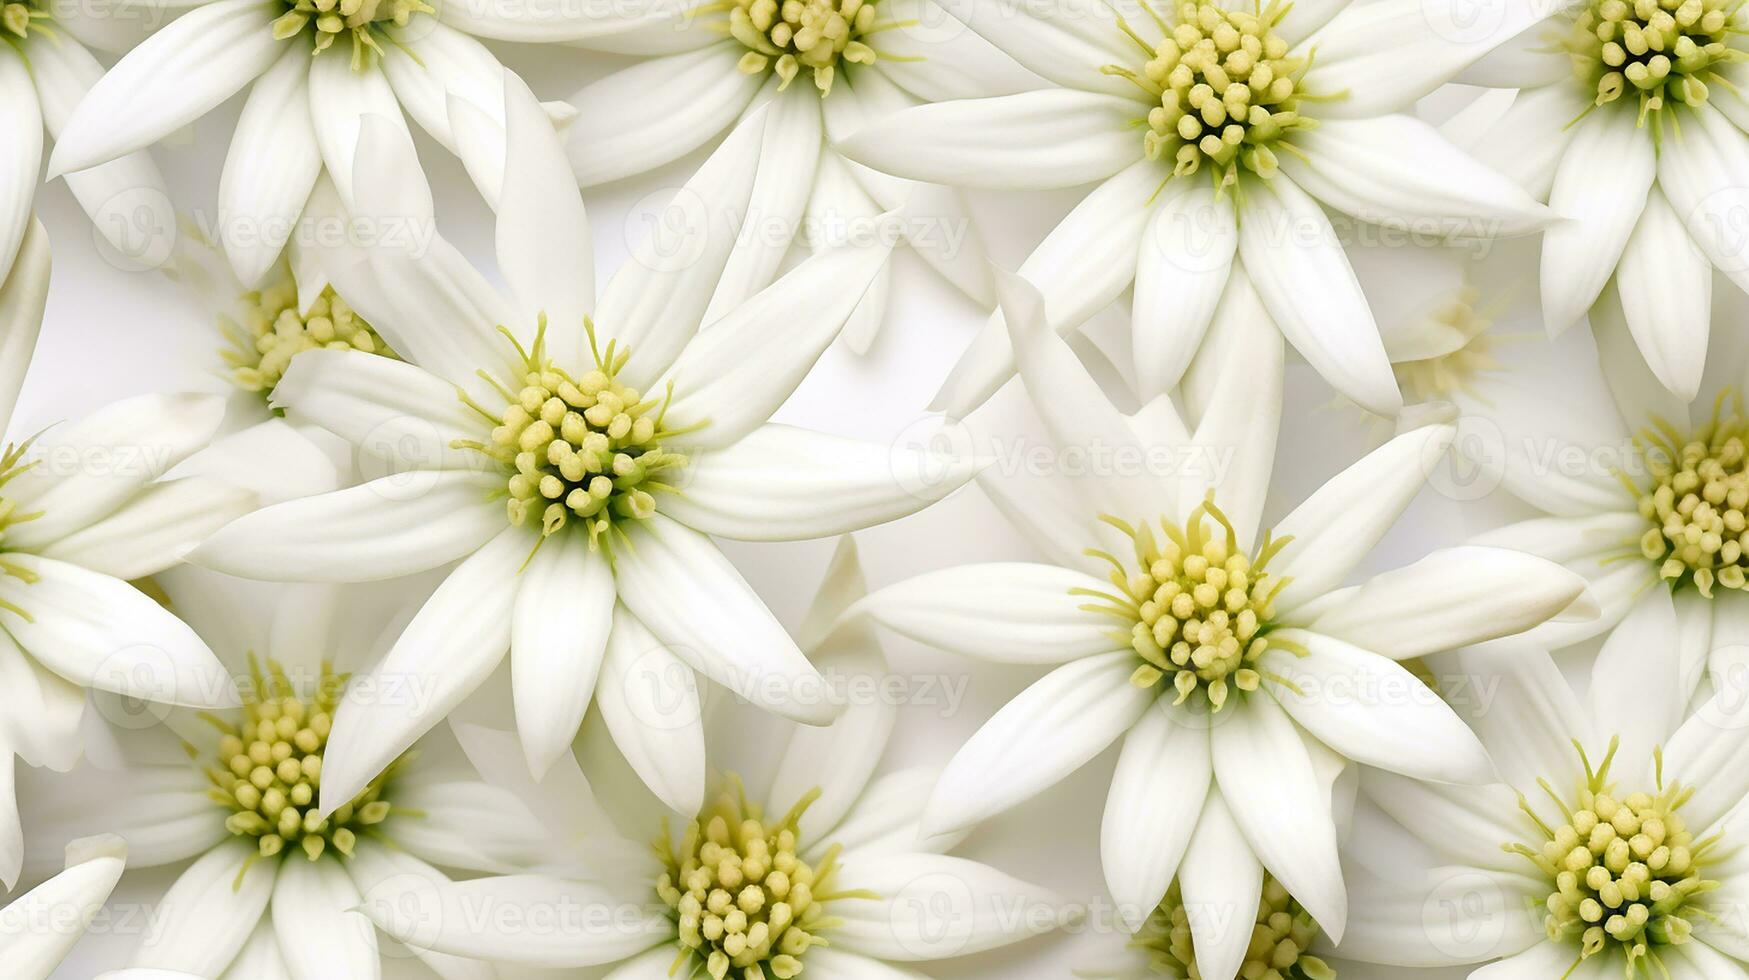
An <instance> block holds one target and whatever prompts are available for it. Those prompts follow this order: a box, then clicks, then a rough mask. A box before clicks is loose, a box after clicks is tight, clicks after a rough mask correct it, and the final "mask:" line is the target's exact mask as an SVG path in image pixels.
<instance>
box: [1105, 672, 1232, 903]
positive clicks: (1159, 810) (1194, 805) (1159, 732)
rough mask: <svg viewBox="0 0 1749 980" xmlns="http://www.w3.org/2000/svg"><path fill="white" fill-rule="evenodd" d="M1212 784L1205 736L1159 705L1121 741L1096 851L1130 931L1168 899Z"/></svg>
mask: <svg viewBox="0 0 1749 980" xmlns="http://www.w3.org/2000/svg"><path fill="white" fill-rule="evenodd" d="M1186 722H1189V723H1188V724H1187V723H1186ZM1213 780H1214V758H1213V756H1211V755H1210V754H1209V732H1208V728H1207V727H1206V726H1205V725H1203V724H1202V723H1201V719H1192V718H1190V717H1188V716H1178V715H1175V714H1174V712H1173V709H1172V707H1171V704H1170V702H1169V701H1168V700H1167V699H1165V698H1160V699H1158V700H1156V701H1155V702H1154V706H1153V707H1152V708H1150V709H1149V710H1148V711H1147V713H1145V714H1143V715H1142V719H1141V720H1140V721H1138V722H1136V725H1135V727H1134V728H1132V729H1130V733H1129V734H1128V735H1126V736H1124V742H1123V751H1122V752H1121V753H1119V755H1118V757H1117V771H1116V772H1114V773H1113V774H1112V777H1111V793H1110V795H1109V796H1107V797H1106V800H1105V818H1104V821H1103V822H1102V823H1101V824H1100V831H1099V841H1100V848H1099V851H1100V857H1101V858H1102V859H1103V861H1104V864H1105V883H1106V887H1108V888H1110V889H1111V895H1112V898H1114V899H1116V901H1117V907H1118V910H1119V913H1120V914H1121V915H1122V916H1123V917H1124V924H1125V925H1126V926H1128V927H1129V929H1130V931H1132V932H1135V931H1139V930H1140V929H1141V927H1142V924H1143V923H1144V922H1146V921H1147V917H1148V915H1149V914H1150V912H1151V911H1152V910H1153V909H1154V908H1156V907H1157V906H1159V904H1160V901H1161V899H1163V898H1165V897H1166V889H1167V888H1169V887H1171V885H1172V879H1173V878H1174V877H1175V876H1176V875H1177V874H1178V866H1179V862H1180V861H1182V860H1183V859H1184V855H1185V851H1186V850H1187V849H1188V848H1189V847H1190V843H1191V840H1192V834H1193V833H1194V832H1195V830H1196V825H1197V818H1198V817H1200V816H1201V815H1202V810H1203V801H1204V800H1205V799H1207V797H1208V795H1209V787H1210V785H1211V784H1212V782H1213Z"/></svg>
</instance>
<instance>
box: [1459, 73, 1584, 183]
mask: <svg viewBox="0 0 1749 980" xmlns="http://www.w3.org/2000/svg"><path fill="white" fill-rule="evenodd" d="M1569 70H1570V69H1569ZM1590 105H1591V100H1590V99H1589V98H1586V96H1585V92H1584V90H1582V89H1581V88H1579V86H1577V85H1574V84H1572V82H1571V78H1570V77H1568V78H1562V79H1561V81H1560V82H1558V83H1556V84H1553V85H1545V86H1543V87H1541V88H1534V89H1525V90H1524V91H1522V92H1519V93H1518V97H1517V98H1516V99H1515V100H1514V101H1513V103H1512V105H1511V106H1510V107H1508V108H1507V110H1506V112H1505V113H1504V114H1502V115H1501V116H1500V118H1499V119H1498V120H1496V121H1495V122H1494V124H1493V126H1491V127H1490V128H1489V129H1488V131H1487V132H1486V133H1484V134H1483V135H1482V137H1481V138H1480V139H1478V140H1477V141H1476V142H1475V143H1474V144H1473V145H1471V146H1467V147H1465V148H1466V149H1468V150H1469V151H1470V152H1471V153H1473V154H1475V157H1476V159H1477V160H1479V161H1481V162H1482V163H1483V164H1484V165H1486V166H1488V167H1492V168H1493V169H1494V170H1497V171H1499V172H1500V173H1503V174H1505V175H1506V176H1508V177H1511V178H1512V179H1513V180H1514V181H1516V182H1517V183H1518V185H1519V186H1520V187H1523V188H1524V189H1525V191H1526V192H1528V193H1529V194H1530V196H1531V197H1533V198H1536V199H1537V200H1539V201H1544V200H1547V199H1548V196H1549V191H1550V189H1551V188H1552V187H1553V185H1554V180H1555V171H1556V170H1557V169H1558V168H1559V165H1560V161H1561V154H1562V153H1563V152H1565V151H1566V148H1567V144H1568V143H1569V142H1570V141H1571V140H1572V138H1573V132H1574V129H1575V127H1573V126H1571V125H1569V124H1570V123H1572V121H1573V120H1575V119H1578V118H1579V116H1580V115H1581V114H1582V113H1584V112H1585V110H1586V108H1587V107H1588V106H1590Z"/></svg>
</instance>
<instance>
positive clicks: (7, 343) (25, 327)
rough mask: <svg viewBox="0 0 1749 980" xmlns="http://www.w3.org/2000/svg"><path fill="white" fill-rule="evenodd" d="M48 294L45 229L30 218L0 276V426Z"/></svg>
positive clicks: (14, 397) (28, 356) (8, 411)
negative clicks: (8, 267)
mask: <svg viewBox="0 0 1749 980" xmlns="http://www.w3.org/2000/svg"><path fill="white" fill-rule="evenodd" d="M48 298H49V233H48V232H47V231H46V230H44V229H43V226H42V222H40V221H32V222H31V223H30V230H29V232H28V233H26V235H25V236H24V243H23V245H22V246H21V247H20V248H19V250H18V256H17V258H16V259H15V260H14V261H13V263H12V267H11V271H10V272H9V273H8V274H7V275H6V276H5V278H4V279H0V430H3V429H4V428H5V425H6V423H8V422H10V421H11V418H12V409H13V407H14V406H16V405H17V404H18V391H19V389H20V388H22V387H23V386H24V374H25V372H26V371H27V370H29V369H30V359H31V355H32V354H34V353H36V338H37V334H38V333H39V332H40V331H41V330H42V323H43V307H44V305H45V304H46V303H47V302H48Z"/></svg>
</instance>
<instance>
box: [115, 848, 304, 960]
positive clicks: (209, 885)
mask: <svg viewBox="0 0 1749 980" xmlns="http://www.w3.org/2000/svg"><path fill="white" fill-rule="evenodd" d="M260 857H261V852H260V850H259V849H257V848H256V847H255V846H254V845H253V843H250V842H246V841H244V840H240V839H237V838H232V839H230V840H228V841H226V842H225V843H223V844H220V845H219V846H217V847H215V848H213V849H212V850H210V851H208V852H206V853H205V854H202V855H201V856H200V857H199V858H198V859H196V860H195V862H194V863H193V864H191V865H189V866H188V868H187V869H186V870H184V871H183V872H182V874H181V875H180V876H178V877H177V879H176V883H175V884H173V885H171V886H170V890H169V891H167V892H165V893H164V897H163V899H161V900H160V901H159V904H158V912H159V915H160V919H159V925H158V928H156V929H154V930H152V931H150V932H149V933H147V935H146V940H145V942H144V943H142V944H141V945H140V948H139V950H138V951H137V952H135V953H134V959H133V963H132V965H133V966H137V967H150V968H155V969H162V970H181V971H183V972H185V973H192V974H194V975H195V976H202V977H216V976H218V975H219V974H220V973H223V972H224V970H225V967H226V966H228V965H230V963H231V961H232V960H234V959H236V958H237V954H238V953H239V952H241V951H242V949H243V944H244V943H246V942H248V940H249V935H250V933H252V932H254V931H255V927H256V925H257V924H258V923H259V922H260V921H261V917H262V915H263V914H264V913H266V911H267V902H268V899H270V898H272V897H273V882H274V879H275V877H276V872H277V870H278V868H279V862H277V861H262V860H260Z"/></svg>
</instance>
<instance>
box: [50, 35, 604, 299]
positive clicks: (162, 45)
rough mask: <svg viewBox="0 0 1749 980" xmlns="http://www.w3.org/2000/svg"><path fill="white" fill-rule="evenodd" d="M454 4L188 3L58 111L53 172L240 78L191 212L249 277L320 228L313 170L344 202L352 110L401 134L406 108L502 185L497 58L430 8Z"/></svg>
mask: <svg viewBox="0 0 1749 980" xmlns="http://www.w3.org/2000/svg"><path fill="white" fill-rule="evenodd" d="M62 6H73V5H70V4H68V5H62ZM86 6H91V7H96V8H100V9H101V13H102V14H103V15H104V16H107V17H109V18H117V19H126V20H136V19H137V18H139V17H143V16H145V15H146V14H157V15H160V16H162V15H164V14H165V13H166V10H165V9H164V8H163V7H162V6H157V5H147V6H146V8H145V9H144V10H143V11H131V10H129V9H128V7H127V4H126V3H124V2H122V0H94V3H92V4H87V5H86ZM461 6H464V5H462V4H437V5H435V6H434V5H432V4H428V3H426V2H425V0H372V2H370V3H361V4H349V5H346V6H343V7H336V6H335V5H334V4H332V3H328V2H327V0H323V2H322V3H320V4H319V3H316V2H315V0H201V2H198V3H192V4H188V5H186V7H187V12H186V13H180V15H179V16H176V17H175V19H174V20H171V21H170V22H169V23H168V24H165V25H164V26H163V27H162V28H161V29H159V30H157V31H156V33H153V34H152V35H151V36H149V37H147V38H145V39H144V40H143V41H141V42H140V43H139V44H138V46H137V47H134V48H133V49H132V50H131V51H129V52H128V53H127V54H126V55H124V56H123V57H122V58H121V60H120V61H118V62H117V63H116V64H115V66H114V67H112V68H111V69H110V70H109V71H108V72H107V73H106V74H104V75H103V77H102V78H101V79H98V80H96V83H95V84H93V85H91V87H90V92H89V93H88V94H86V95H85V97H84V99H83V100H82V101H80V102H79V103H78V107H77V108H76V109H72V108H71V107H69V108H70V114H69V115H68V117H67V118H66V120H65V122H64V125H63V126H62V131H61V133H60V138H59V140H58V142H57V143H56V145H55V149H54V152H53V154H52V155H51V156H50V158H49V171H50V175H51V176H58V175H61V174H73V173H77V172H79V171H84V170H86V169H87V168H90V167H95V166H97V165H99V164H103V163H106V162H108V161H111V160H115V159H117V158H119V157H123V156H124V155H126V154H130V153H132V152H134V151H136V150H140V149H142V148H144V147H148V146H150V145H152V144H153V143H156V142H158V141H159V140H162V139H163V138H164V137H166V136H168V135H170V134H171V133H174V132H176V131H177V130H178V129H181V128H182V127H184V126H187V125H189V124H191V123H193V122H194V121H196V120H197V119H200V118H201V117H203V116H205V115H206V114H207V113H208V112H209V111H211V110H212V109H213V108H214V107H216V106H218V105H220V104H222V103H224V102H225V101H226V100H228V99H229V98H231V96H233V95H235V94H236V93H237V92H238V91H239V90H241V89H243V88H244V87H249V88H250V90H249V95H248V97H247V99H245V101H244V103H243V111H242V115H241V117H240V118H239V119H238V120H237V128H236V132H235V134H234V135H233V136H232V138H231V147H230V151H229V153H228V155H227V156H226V158H225V165H224V170H223V173H222V174H221V176H220V178H219V187H218V202H217V211H216V212H215V213H214V214H213V215H212V216H211V220H208V221H206V222H204V223H203V224H204V225H205V226H206V230H207V231H208V232H209V233H211V234H212V235H213V237H216V238H218V239H219V241H220V242H221V244H223V245H224V248H225V253H226V255H227V256H229V258H230V260H231V263H232V266H233V267H234V268H235V270H236V272H237V276H238V278H240V279H242V280H243V282H244V283H245V284H247V285H250V286H253V285H255V284H256V283H258V282H259V281H260V280H261V278H262V276H263V275H265V274H266V273H267V271H268V270H269V269H270V268H272V266H273V263H274V261H275V260H276V259H277V258H278V256H279V255H280V253H281V251H282V250H283V249H285V248H286V247H287V246H288V243H289V242H299V241H308V240H315V239H318V238H321V237H322V234H323V230H322V229H309V228H308V227H307V224H306V220H307V219H305V217H304V205H305V202H306V200H308V199H309V197H310V193H311V189H312V188H314V187H315V186H316V181H317V178H318V177H319V176H321V175H322V174H324V173H325V174H327V176H328V177H329V178H330V179H332V180H333V182H334V184H335V185H336V186H337V187H338V188H339V190H340V194H341V197H342V199H343V200H345V201H346V202H347V203H348V204H350V203H352V194H353V185H354V177H355V172H354V161H353V150H354V148H355V147H356V146H357V143H358V130H359V120H360V118H361V117H362V116H364V115H367V114H370V115H377V116H380V117H382V118H383V119H385V120H387V121H388V122H389V123H390V124H391V125H393V126H395V127H396V128H397V129H399V130H401V131H403V132H406V129H407V124H406V121H405V119H404V118H403V117H402V110H403V109H404V110H405V111H406V113H407V114H408V115H410V116H412V117H413V118H414V120H416V121H417V122H418V123H419V126H420V128H422V129H424V130H425V132H426V133H428V134H430V136H431V137H432V139H434V140H436V141H437V142H438V143H439V144H441V145H442V146H444V147H445V148H446V149H448V150H450V151H451V152H453V153H455V154H456V155H457V156H459V157H460V158H461V160H462V162H463V164H464V165H465V166H466V167H467V170H468V174H469V176H470V177H472V178H473V180H474V183H475V184H476V185H477V186H478V188H479V190H480V193H481V195H482V196H484V197H485V199H486V200H487V201H488V202H496V200H497V199H498V196H499V191H500V189H501V187H502V186H503V168H504V153H505V142H504V118H503V109H504V91H503V85H502V83H501V79H502V78H503V77H504V71H505V69H504V67H503V65H501V64H500V63H499V62H498V59H497V57H496V56H494V55H493V54H492V53H491V52H490V51H488V50H486V47H485V46H484V45H483V44H481V43H480V42H479V41H478V40H475V39H474V38H473V37H471V36H469V35H468V34H466V33H464V32H463V31H460V30H457V29H455V28H454V27H451V26H449V25H447V24H444V23H442V22H441V19H440V17H439V15H438V13H437V7H443V8H445V9H451V8H456V7H461ZM171 9H176V6H174V5H173V6H172V8H171ZM348 10H351V11H352V12H351V13H348V12H346V11H348ZM153 26H156V23H154V24H153ZM251 83H253V85H251ZM561 108H562V107H561ZM568 114H569V110H564V112H563V113H562V114H561V116H568ZM401 164H402V166H405V167H408V168H409V171H408V172H407V173H405V174H401V175H399V179H400V180H409V179H413V177H414V176H416V175H418V174H419V173H421V171H420V169H419V162H418V160H417V158H414V157H409V158H407V159H406V160H403V161H401ZM327 231H329V232H332V231H333V229H328V230H327Z"/></svg>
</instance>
